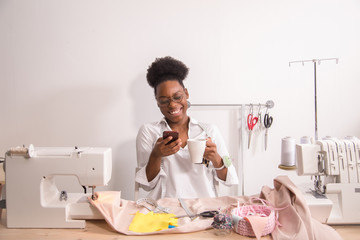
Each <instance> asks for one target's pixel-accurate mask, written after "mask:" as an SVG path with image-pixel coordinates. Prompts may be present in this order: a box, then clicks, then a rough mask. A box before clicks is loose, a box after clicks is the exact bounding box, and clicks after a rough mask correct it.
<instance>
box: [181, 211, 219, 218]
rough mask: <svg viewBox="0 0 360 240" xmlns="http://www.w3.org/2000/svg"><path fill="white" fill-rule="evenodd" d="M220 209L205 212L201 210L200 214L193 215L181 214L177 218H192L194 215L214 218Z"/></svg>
mask: <svg viewBox="0 0 360 240" xmlns="http://www.w3.org/2000/svg"><path fill="white" fill-rule="evenodd" d="M218 213H219V212H218V211H205V212H201V213H198V214H193V215H190V216H189V215H181V216H176V217H175V218H183V217H190V218H194V217H198V216H201V217H204V218H212V217H214V216H215V215H216V214H218Z"/></svg>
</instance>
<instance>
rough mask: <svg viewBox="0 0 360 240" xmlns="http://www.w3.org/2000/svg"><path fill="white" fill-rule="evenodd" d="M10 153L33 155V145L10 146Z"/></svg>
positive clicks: (14, 154) (25, 155)
mask: <svg viewBox="0 0 360 240" xmlns="http://www.w3.org/2000/svg"><path fill="white" fill-rule="evenodd" d="M9 153H10V155H13V156H24V157H33V156H34V146H33V145H32V144H30V145H29V147H15V148H10V150H9Z"/></svg>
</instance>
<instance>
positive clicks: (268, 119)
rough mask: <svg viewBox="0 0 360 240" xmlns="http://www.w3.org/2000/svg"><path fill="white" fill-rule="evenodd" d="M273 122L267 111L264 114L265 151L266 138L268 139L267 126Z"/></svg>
mask: <svg viewBox="0 0 360 240" xmlns="http://www.w3.org/2000/svg"><path fill="white" fill-rule="evenodd" d="M272 123H273V117H271V116H270V115H269V113H266V114H265V116H264V126H265V128H266V130H265V151H266V148H267V143H268V141H267V139H268V131H269V128H270V127H271V124H272Z"/></svg>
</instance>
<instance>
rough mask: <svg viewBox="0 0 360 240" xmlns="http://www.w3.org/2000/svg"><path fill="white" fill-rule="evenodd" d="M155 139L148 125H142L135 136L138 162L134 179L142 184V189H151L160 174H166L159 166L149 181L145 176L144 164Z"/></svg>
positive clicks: (156, 182)
mask: <svg viewBox="0 0 360 240" xmlns="http://www.w3.org/2000/svg"><path fill="white" fill-rule="evenodd" d="M156 141H157V135H156V133H153V132H151V130H150V129H149V127H147V126H146V125H143V126H142V127H141V128H140V129H139V132H138V135H137V137H136V157H137V164H138V171H137V172H136V175H135V181H136V182H138V183H140V184H141V185H143V187H144V189H145V190H147V191H149V190H151V189H153V188H154V187H155V186H156V185H157V184H158V182H159V179H160V176H161V175H166V174H165V172H164V170H163V169H162V168H160V172H159V173H158V175H157V176H156V177H155V178H154V179H153V180H151V181H150V182H149V181H148V179H147V176H146V165H147V163H148V161H149V157H150V154H151V152H152V149H153V147H154V144H155V142H156Z"/></svg>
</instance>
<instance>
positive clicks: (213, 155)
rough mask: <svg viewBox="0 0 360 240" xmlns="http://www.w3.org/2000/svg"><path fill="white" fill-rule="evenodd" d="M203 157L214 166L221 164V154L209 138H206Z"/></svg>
mask: <svg viewBox="0 0 360 240" xmlns="http://www.w3.org/2000/svg"><path fill="white" fill-rule="evenodd" d="M204 158H205V159H207V160H210V161H211V162H212V163H213V165H214V166H218V165H221V156H220V155H219V154H218V152H217V149H216V144H215V143H214V142H213V141H212V140H211V138H207V139H206V148H205V153H204Z"/></svg>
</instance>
